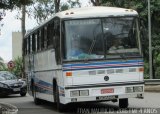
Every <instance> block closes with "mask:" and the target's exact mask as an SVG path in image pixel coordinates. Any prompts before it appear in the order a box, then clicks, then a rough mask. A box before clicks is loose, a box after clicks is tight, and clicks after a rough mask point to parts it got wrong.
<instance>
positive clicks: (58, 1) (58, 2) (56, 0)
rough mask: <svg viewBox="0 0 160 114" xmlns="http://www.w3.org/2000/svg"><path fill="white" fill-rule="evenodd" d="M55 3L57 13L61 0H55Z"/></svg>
mask: <svg viewBox="0 0 160 114" xmlns="http://www.w3.org/2000/svg"><path fill="white" fill-rule="evenodd" d="M54 4H55V13H57V12H59V5H60V0H54Z"/></svg>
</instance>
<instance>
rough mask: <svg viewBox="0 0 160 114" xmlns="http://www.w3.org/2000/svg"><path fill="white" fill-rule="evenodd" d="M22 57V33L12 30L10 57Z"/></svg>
mask: <svg viewBox="0 0 160 114" xmlns="http://www.w3.org/2000/svg"><path fill="white" fill-rule="evenodd" d="M17 57H22V33H21V32H12V59H13V60H14V59H15V58H17Z"/></svg>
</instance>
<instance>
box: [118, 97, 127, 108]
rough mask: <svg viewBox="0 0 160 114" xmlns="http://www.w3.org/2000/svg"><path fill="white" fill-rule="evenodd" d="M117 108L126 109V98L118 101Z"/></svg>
mask: <svg viewBox="0 0 160 114" xmlns="http://www.w3.org/2000/svg"><path fill="white" fill-rule="evenodd" d="M119 108H128V98H125V99H119Z"/></svg>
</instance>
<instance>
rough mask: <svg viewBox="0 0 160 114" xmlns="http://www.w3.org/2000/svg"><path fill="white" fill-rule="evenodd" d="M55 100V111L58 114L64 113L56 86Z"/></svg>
mask: <svg viewBox="0 0 160 114" xmlns="http://www.w3.org/2000/svg"><path fill="white" fill-rule="evenodd" d="M55 99H56V105H57V110H58V111H59V112H63V111H64V104H62V103H60V99H59V90H58V86H56V94H55Z"/></svg>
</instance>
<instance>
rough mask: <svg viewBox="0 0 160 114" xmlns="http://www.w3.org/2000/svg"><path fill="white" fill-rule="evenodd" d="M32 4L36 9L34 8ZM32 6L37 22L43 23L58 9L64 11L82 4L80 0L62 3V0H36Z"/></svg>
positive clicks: (69, 0)
mask: <svg viewBox="0 0 160 114" xmlns="http://www.w3.org/2000/svg"><path fill="white" fill-rule="evenodd" d="M32 6H33V8H34V10H33V9H32ZM32 6H31V8H30V9H31V12H32V13H33V14H34V15H33V17H34V18H35V19H36V20H37V23H42V22H43V21H45V20H47V19H48V18H49V17H51V16H53V15H54V14H55V13H57V11H58V12H59V11H64V10H67V9H69V8H73V7H81V4H80V2H79V0H76V1H72V0H67V2H65V3H60V0H59V1H57V0H54V2H53V0H47V1H46V0H35V2H34V4H33V5H32ZM57 8H58V9H57Z"/></svg>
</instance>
